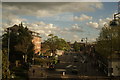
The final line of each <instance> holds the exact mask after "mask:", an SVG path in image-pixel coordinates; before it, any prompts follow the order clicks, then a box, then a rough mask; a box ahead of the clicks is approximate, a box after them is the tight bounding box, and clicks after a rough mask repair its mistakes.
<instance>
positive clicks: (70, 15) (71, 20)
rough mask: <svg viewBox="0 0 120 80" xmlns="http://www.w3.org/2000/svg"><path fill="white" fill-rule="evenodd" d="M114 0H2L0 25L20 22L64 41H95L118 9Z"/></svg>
mask: <svg viewBox="0 0 120 80" xmlns="http://www.w3.org/2000/svg"><path fill="white" fill-rule="evenodd" d="M117 4H118V3H117V2H3V3H2V21H3V22H2V29H5V28H7V27H11V26H13V25H14V24H19V23H21V22H23V24H24V26H27V27H28V28H29V29H30V30H32V31H36V32H38V33H40V34H41V37H42V40H44V39H47V38H48V34H51V33H52V34H55V35H57V36H59V37H61V38H64V39H65V40H67V41H72V42H74V41H80V40H81V38H86V37H87V38H88V41H89V42H91V41H95V40H96V38H97V37H98V36H99V32H100V30H101V28H102V27H104V26H103V25H104V24H106V23H107V22H109V21H110V20H111V19H112V18H113V14H114V13H115V12H117Z"/></svg>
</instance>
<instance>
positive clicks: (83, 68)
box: [29, 53, 105, 78]
mask: <svg viewBox="0 0 120 80" xmlns="http://www.w3.org/2000/svg"><path fill="white" fill-rule="evenodd" d="M58 59H59V60H60V63H58V64H56V65H55V69H54V70H48V69H47V68H46V67H43V68H41V67H40V66H39V65H33V66H32V67H31V68H30V70H29V71H30V72H29V76H30V78H81V77H100V76H105V74H104V73H103V72H101V71H99V70H98V69H97V68H96V67H94V66H93V65H92V63H93V62H94V59H93V58H92V57H91V56H89V55H83V54H81V53H65V54H64V55H62V56H59V57H58ZM33 69H35V71H36V72H35V73H34V76H33V73H32V70H33Z"/></svg>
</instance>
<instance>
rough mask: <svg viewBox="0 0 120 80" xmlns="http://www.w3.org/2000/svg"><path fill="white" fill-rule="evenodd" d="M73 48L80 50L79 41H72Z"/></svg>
mask: <svg viewBox="0 0 120 80" xmlns="http://www.w3.org/2000/svg"><path fill="white" fill-rule="evenodd" d="M73 48H74V50H75V51H79V50H80V45H79V43H78V42H77V41H75V42H74V44H73Z"/></svg>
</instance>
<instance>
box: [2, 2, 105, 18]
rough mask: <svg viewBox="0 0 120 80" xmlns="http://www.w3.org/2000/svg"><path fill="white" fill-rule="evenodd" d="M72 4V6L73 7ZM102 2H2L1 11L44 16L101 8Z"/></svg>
mask: <svg viewBox="0 0 120 80" xmlns="http://www.w3.org/2000/svg"><path fill="white" fill-rule="evenodd" d="M73 6H74V7H73ZM102 7H103V4H102V3H101V2H54V3H52V2H39V3H38V2H36V3H35V2H34V3H30V2H27V3H24V2H19V3H17V2H14V3H9V2H6V3H3V11H4V10H6V11H8V12H9V13H10V12H11V13H13V14H16V15H27V16H29V15H30V16H31V15H32V16H37V17H46V16H53V15H57V14H61V13H63V12H81V11H82V12H83V11H84V12H88V11H95V10H96V9H101V8H102Z"/></svg>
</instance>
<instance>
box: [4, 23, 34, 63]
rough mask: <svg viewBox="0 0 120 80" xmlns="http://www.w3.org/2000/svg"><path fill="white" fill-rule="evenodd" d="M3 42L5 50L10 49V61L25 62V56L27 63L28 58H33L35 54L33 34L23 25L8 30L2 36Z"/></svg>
mask: <svg viewBox="0 0 120 80" xmlns="http://www.w3.org/2000/svg"><path fill="white" fill-rule="evenodd" d="M8 41H9V42H8ZM2 42H3V43H2V47H3V48H8V47H9V54H10V61H15V60H16V59H20V60H23V59H22V58H23V57H22V56H23V55H25V62H27V56H31V58H32V54H33V52H34V51H33V48H34V45H33V44H32V32H31V31H30V30H29V29H28V28H27V27H24V26H23V24H22V23H21V24H19V25H14V26H12V27H9V28H7V29H6V31H5V32H4V34H3V35H2Z"/></svg>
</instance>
